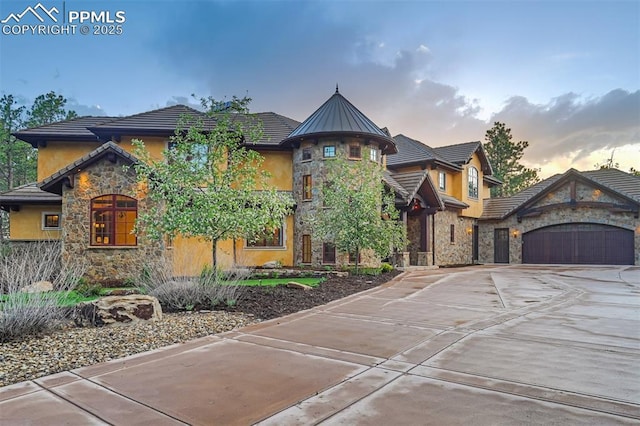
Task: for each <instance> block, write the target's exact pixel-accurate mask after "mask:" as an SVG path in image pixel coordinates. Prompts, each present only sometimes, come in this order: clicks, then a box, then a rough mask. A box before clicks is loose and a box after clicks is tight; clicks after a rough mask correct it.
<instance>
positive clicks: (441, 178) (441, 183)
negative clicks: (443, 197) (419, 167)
mask: <svg viewBox="0 0 640 426" xmlns="http://www.w3.org/2000/svg"><path fill="white" fill-rule="evenodd" d="M438 188H439V189H440V190H441V191H444V190H445V189H447V174H446V173H445V172H438Z"/></svg>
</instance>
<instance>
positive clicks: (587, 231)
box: [522, 223, 634, 265]
mask: <svg viewBox="0 0 640 426" xmlns="http://www.w3.org/2000/svg"><path fill="white" fill-rule="evenodd" d="M633 250H634V248H633V231H630V230H627V229H622V228H617V227H615V226H608V225H600V224H595V223H566V224H562V225H554V226H548V227H546V228H540V229H536V230H534V231H531V232H527V233H526V234H524V235H523V236H522V263H569V264H570V263H577V264H593V265H633V260H634V259H633Z"/></svg>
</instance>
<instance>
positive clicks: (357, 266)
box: [356, 247, 360, 275]
mask: <svg viewBox="0 0 640 426" xmlns="http://www.w3.org/2000/svg"><path fill="white" fill-rule="evenodd" d="M359 267H360V248H359V247H356V275H359V270H358V268H359Z"/></svg>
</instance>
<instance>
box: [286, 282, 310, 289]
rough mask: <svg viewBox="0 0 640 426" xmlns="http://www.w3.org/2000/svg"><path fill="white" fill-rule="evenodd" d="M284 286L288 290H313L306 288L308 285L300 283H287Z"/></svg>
mask: <svg viewBox="0 0 640 426" xmlns="http://www.w3.org/2000/svg"><path fill="white" fill-rule="evenodd" d="M286 285H287V287H289V288H297V289H300V290H304V291H307V290H311V289H312V288H313V287H311V286H308V285H305V284H300V283H297V282H295V281H289V282H288V283H287V284H286Z"/></svg>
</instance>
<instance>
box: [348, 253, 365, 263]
mask: <svg viewBox="0 0 640 426" xmlns="http://www.w3.org/2000/svg"><path fill="white" fill-rule="evenodd" d="M360 262H362V256H360V253H358V263H360ZM349 263H356V252H355V251H353V252H351V253H349Z"/></svg>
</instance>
